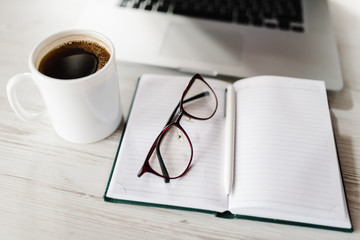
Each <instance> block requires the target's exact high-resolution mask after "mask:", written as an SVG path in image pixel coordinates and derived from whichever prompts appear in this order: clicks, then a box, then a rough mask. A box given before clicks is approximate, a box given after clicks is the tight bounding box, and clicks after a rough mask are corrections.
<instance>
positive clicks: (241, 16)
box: [77, 0, 343, 91]
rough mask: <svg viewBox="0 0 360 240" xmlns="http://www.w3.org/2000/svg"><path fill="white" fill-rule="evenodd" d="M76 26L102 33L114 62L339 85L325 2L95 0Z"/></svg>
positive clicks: (215, 73)
mask: <svg viewBox="0 0 360 240" xmlns="http://www.w3.org/2000/svg"><path fill="white" fill-rule="evenodd" d="M77 27H80V28H89V29H93V30H97V31H100V32H102V33H104V34H105V35H107V36H108V37H109V38H110V39H111V40H112V41H113V43H114V45H115V49H116V57H117V59H118V60H119V61H126V62H133V63H141V64H149V65H154V66H160V67H166V68H171V69H177V70H179V71H183V72H189V73H195V72H197V73H200V74H204V75H206V76H212V77H222V76H231V77H237V78H244V77H250V76H256V75H280V76H289V77H298V78H308V79H316V80H323V81H325V84H326V87H327V89H328V90H335V91H337V90H340V89H341V88H342V87H343V80H342V75H341V69H340V63H339V57H338V52H337V47H336V41H335V37H334V33H333V29H332V24H331V19H330V14H329V8H328V4H327V1H326V0H115V1H114V0H110V1H104V0H93V1H90V2H89V3H88V6H87V7H86V8H85V9H84V11H83V13H82V14H81V15H80V17H79V21H78V23H77Z"/></svg>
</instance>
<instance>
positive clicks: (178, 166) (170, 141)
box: [149, 125, 192, 178]
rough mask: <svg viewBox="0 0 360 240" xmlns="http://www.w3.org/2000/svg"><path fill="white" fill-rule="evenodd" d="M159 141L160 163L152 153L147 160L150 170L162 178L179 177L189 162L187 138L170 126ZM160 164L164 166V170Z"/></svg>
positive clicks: (174, 126)
mask: <svg viewBox="0 0 360 240" xmlns="http://www.w3.org/2000/svg"><path fill="white" fill-rule="evenodd" d="M159 141H160V142H159V145H158V146H159V153H160V155H161V156H160V157H161V158H162V161H161V160H160V161H159V159H158V157H159V156H158V154H156V152H154V153H153V155H152V157H151V158H150V160H149V164H150V166H151V168H152V169H153V170H154V171H156V172H157V173H158V174H160V175H162V176H164V177H169V178H177V177H179V176H180V175H181V174H183V173H184V172H185V171H186V169H187V167H188V165H189V163H190V160H191V154H192V149H191V145H190V142H189V140H188V138H187V137H186V135H185V133H184V132H183V131H182V130H181V129H180V128H179V127H177V126H176V125H171V126H170V127H169V128H168V129H166V130H165V131H164V133H163V135H162V138H160V140H159ZM161 164H164V165H165V170H164V167H163V166H161ZM164 171H167V172H166V173H165V172H164ZM166 175H168V176H166Z"/></svg>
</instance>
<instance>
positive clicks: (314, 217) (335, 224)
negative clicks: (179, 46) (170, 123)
mask: <svg viewBox="0 0 360 240" xmlns="http://www.w3.org/2000/svg"><path fill="white" fill-rule="evenodd" d="M189 80H190V78H189V77H174V76H160V75H143V76H142V77H141V78H140V80H139V82H138V86H137V90H136V94H135V96H134V100H133V105H132V108H131V112H130V114H129V117H128V120H127V123H126V127H125V129H124V133H123V136H122V138H121V142H120V145H119V149H118V153H117V156H116V158H115V162H114V167H113V170H112V173H111V176H110V179H109V184H108V187H107V189H106V193H105V196H104V198H105V200H106V201H113V202H127V203H136V204H139V203H140V204H141V203H143V204H151V205H157V206H167V207H175V208H184V209H193V210H199V211H205V212H214V213H215V212H216V213H223V212H226V211H229V212H231V216H232V217H239V218H241V217H243V218H254V219H258V220H267V221H276V222H282V223H290V224H299V225H307V226H316V227H322V228H330V229H336V230H342V231H352V224H351V220H350V217H349V213H348V208H347V202H346V196H345V192H344V189H343V182H342V176H341V170H340V167H339V162H338V156H337V149H336V144H335V141H334V134H333V130H332V125H331V119H330V114H329V108H328V103H327V97H326V90H325V85H324V83H323V82H321V81H312V80H305V79H295V78H292V79H290V78H285V77H275V76H259V77H253V78H249V79H244V80H241V81H237V82H235V83H234V88H235V92H236V113H235V115H236V134H235V137H236V144H235V166H234V182H233V188H232V190H231V192H230V195H229V196H228V195H226V194H225V189H224V134H225V117H224V110H225V89H226V88H227V86H228V85H229V84H230V83H229V82H225V81H220V80H213V79H206V80H207V82H208V83H209V84H210V85H211V86H212V88H213V89H214V91H215V92H216V94H217V97H218V101H219V107H218V110H217V112H216V114H215V115H214V116H213V117H212V118H211V119H210V120H206V121H197V120H189V119H188V120H187V119H186V118H184V120H182V122H181V125H182V126H183V128H184V129H185V130H186V132H187V133H188V135H189V137H190V139H191V141H192V144H193V149H194V157H193V163H192V166H191V169H190V170H189V172H188V173H187V174H186V175H184V176H183V177H181V178H179V179H176V180H171V181H170V183H164V181H163V179H162V178H160V177H157V176H155V175H153V174H148V173H146V174H144V175H143V176H142V177H141V178H138V177H137V173H138V171H139V169H140V168H141V166H142V164H143V162H144V159H145V157H146V155H147V153H148V151H149V149H150V146H151V145H152V143H153V141H154V139H155V138H156V136H157V135H158V134H159V133H160V131H161V130H162V128H163V127H164V124H165V123H166V122H167V120H168V118H169V116H170V114H171V112H172V111H173V109H174V107H175V106H176V105H177V103H178V101H179V100H180V97H181V95H182V92H183V90H184V89H185V86H186V85H187V83H188V81H189Z"/></svg>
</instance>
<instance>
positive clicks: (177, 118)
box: [171, 109, 184, 125]
mask: <svg viewBox="0 0 360 240" xmlns="http://www.w3.org/2000/svg"><path fill="white" fill-rule="evenodd" d="M183 116H184V111H183V110H182V109H180V111H179V112H178V113H177V114H176V115H175V117H174V119H173V120H172V121H171V122H172V123H174V124H176V125H180V120H181V118H182V117H183Z"/></svg>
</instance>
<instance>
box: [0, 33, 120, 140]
mask: <svg viewBox="0 0 360 240" xmlns="http://www.w3.org/2000/svg"><path fill="white" fill-rule="evenodd" d="M82 40H85V41H92V42H96V43H97V44H99V45H101V46H102V47H104V48H105V49H106V50H107V51H108V52H109V53H110V59H109V60H108V62H107V63H106V65H105V66H104V67H103V68H101V69H100V70H98V71H97V72H95V73H93V74H90V75H88V76H85V77H81V78H75V79H70V80H61V79H56V78H52V77H48V76H46V75H44V74H42V73H41V72H39V70H38V67H39V64H40V61H41V59H42V58H43V57H44V56H45V55H46V54H47V53H49V51H51V50H52V49H54V48H55V47H56V46H59V45H61V44H63V43H66V42H70V41H82ZM29 67H30V73H22V74H18V75H15V76H14V77H12V78H11V79H10V80H9V82H8V84H7V94H8V98H9V102H10V105H11V107H12V108H13V110H14V111H15V113H16V114H17V115H18V117H19V118H21V119H22V120H24V121H38V120H39V119H41V118H43V117H44V116H46V115H47V114H46V112H47V113H48V114H49V117H50V119H51V122H52V125H53V127H54V129H55V131H56V132H57V133H58V134H59V135H60V136H61V137H63V138H64V139H66V140H68V141H70V142H76V143H90V142H96V141H99V140H101V139H104V138H106V137H107V136H109V135H110V134H112V133H113V132H114V131H115V130H116V129H117V127H118V126H119V123H120V121H121V118H122V110H121V106H120V98H119V84H118V79H117V72H116V62H115V51H114V46H113V44H112V43H111V41H110V40H109V39H108V38H107V37H105V36H103V35H102V34H100V33H97V32H93V31H89V30H80V29H78V30H68V31H62V32H59V33H56V34H54V35H52V36H50V37H48V38H46V39H45V40H43V41H41V42H40V43H39V44H37V45H36V46H35V47H34V48H33V50H32V52H31V54H30V57H29ZM26 81H34V82H35V85H36V86H37V87H38V88H39V90H40V93H41V96H42V98H43V100H44V103H45V106H46V110H45V111H44V112H42V113H30V112H28V111H26V110H25V109H24V108H23V107H22V106H21V104H20V103H19V100H18V98H17V97H16V87H17V86H18V85H19V84H21V83H23V82H26Z"/></svg>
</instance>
